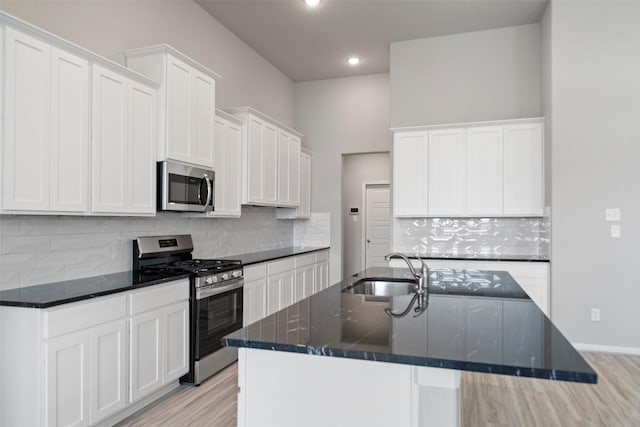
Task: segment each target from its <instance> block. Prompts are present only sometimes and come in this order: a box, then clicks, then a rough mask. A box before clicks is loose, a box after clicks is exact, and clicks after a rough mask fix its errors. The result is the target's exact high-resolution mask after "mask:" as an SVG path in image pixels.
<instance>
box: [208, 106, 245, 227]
mask: <svg viewBox="0 0 640 427" xmlns="http://www.w3.org/2000/svg"><path fill="white" fill-rule="evenodd" d="M215 123H216V128H215V132H216V136H215V141H216V143H215V148H216V149H215V159H216V164H215V172H216V175H215V180H214V182H215V203H214V211H213V212H208V213H207V216H212V217H239V216H240V197H241V192H242V188H241V184H242V157H241V156H242V146H241V144H242V125H241V124H240V122H239V121H238V120H237V119H235V118H234V117H233V116H230V115H228V114H226V113H224V112H222V111H217V112H216V118H215Z"/></svg>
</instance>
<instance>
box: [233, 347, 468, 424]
mask: <svg viewBox="0 0 640 427" xmlns="http://www.w3.org/2000/svg"><path fill="white" fill-rule="evenodd" d="M238 350H239V352H238V385H239V387H240V391H239V393H238V426H242V427H256V426H260V427H269V426H274V427H276V426H277V427H286V426H291V427H299V426H307V427H313V426H318V427H326V426H332V427H340V426H349V427H359V426H362V427H373V426H384V427H388V426H394V427H401V426H407V427H418V426H420V427H424V426H437V427H448V426H459V425H460V423H461V417H460V371H457V370H451V369H440V368H428V367H423V366H413V365H404V364H398V363H385V362H375V361H368V360H360V359H347V358H342V357H326V356H315V355H308V354H301V353H290V352H284V351H271V350H259V349H253V348H239V349H238Z"/></svg>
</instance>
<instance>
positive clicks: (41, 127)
mask: <svg viewBox="0 0 640 427" xmlns="http://www.w3.org/2000/svg"><path fill="white" fill-rule="evenodd" d="M2 49H3V57H4V58H3V59H4V89H5V92H4V98H3V102H2V104H3V105H2V110H3V111H4V115H5V117H4V129H3V137H4V138H3V140H4V141H3V147H2V151H3V156H2V169H3V175H2V183H3V184H2V185H3V189H2V190H3V192H2V193H3V197H2V209H4V210H13V211H60V212H84V211H86V210H87V206H88V205H87V201H88V186H87V182H88V179H87V177H88V160H89V159H88V153H89V135H88V133H89V108H88V104H89V93H88V87H89V68H88V62H87V60H85V59H83V58H80V57H79V56H77V55H74V54H72V53H70V52H67V51H64V50H62V49H59V48H58V47H55V46H52V45H50V44H48V43H47V42H45V41H43V40H41V39H40V38H37V37H34V36H31V35H28V34H25V33H22V32H20V31H17V30H15V29H14V28H11V27H6V28H5V31H4V46H3V47H2Z"/></svg>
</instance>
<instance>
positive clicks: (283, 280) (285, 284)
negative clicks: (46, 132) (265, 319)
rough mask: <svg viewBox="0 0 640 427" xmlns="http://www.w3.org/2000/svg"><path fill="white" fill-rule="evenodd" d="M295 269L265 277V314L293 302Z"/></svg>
mask: <svg viewBox="0 0 640 427" xmlns="http://www.w3.org/2000/svg"><path fill="white" fill-rule="evenodd" d="M295 292H296V291H295V271H285V272H283V273H278V274H274V275H272V276H269V277H268V278H267V315H270V314H273V313H275V312H276V311H279V310H281V309H283V308H285V307H288V306H290V305H291V304H293V303H294V299H295Z"/></svg>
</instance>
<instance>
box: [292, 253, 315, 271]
mask: <svg viewBox="0 0 640 427" xmlns="http://www.w3.org/2000/svg"><path fill="white" fill-rule="evenodd" d="M315 263H316V255H315V254H308V255H298V256H297V257H296V268H300V267H304V266H305V265H312V264H315Z"/></svg>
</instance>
